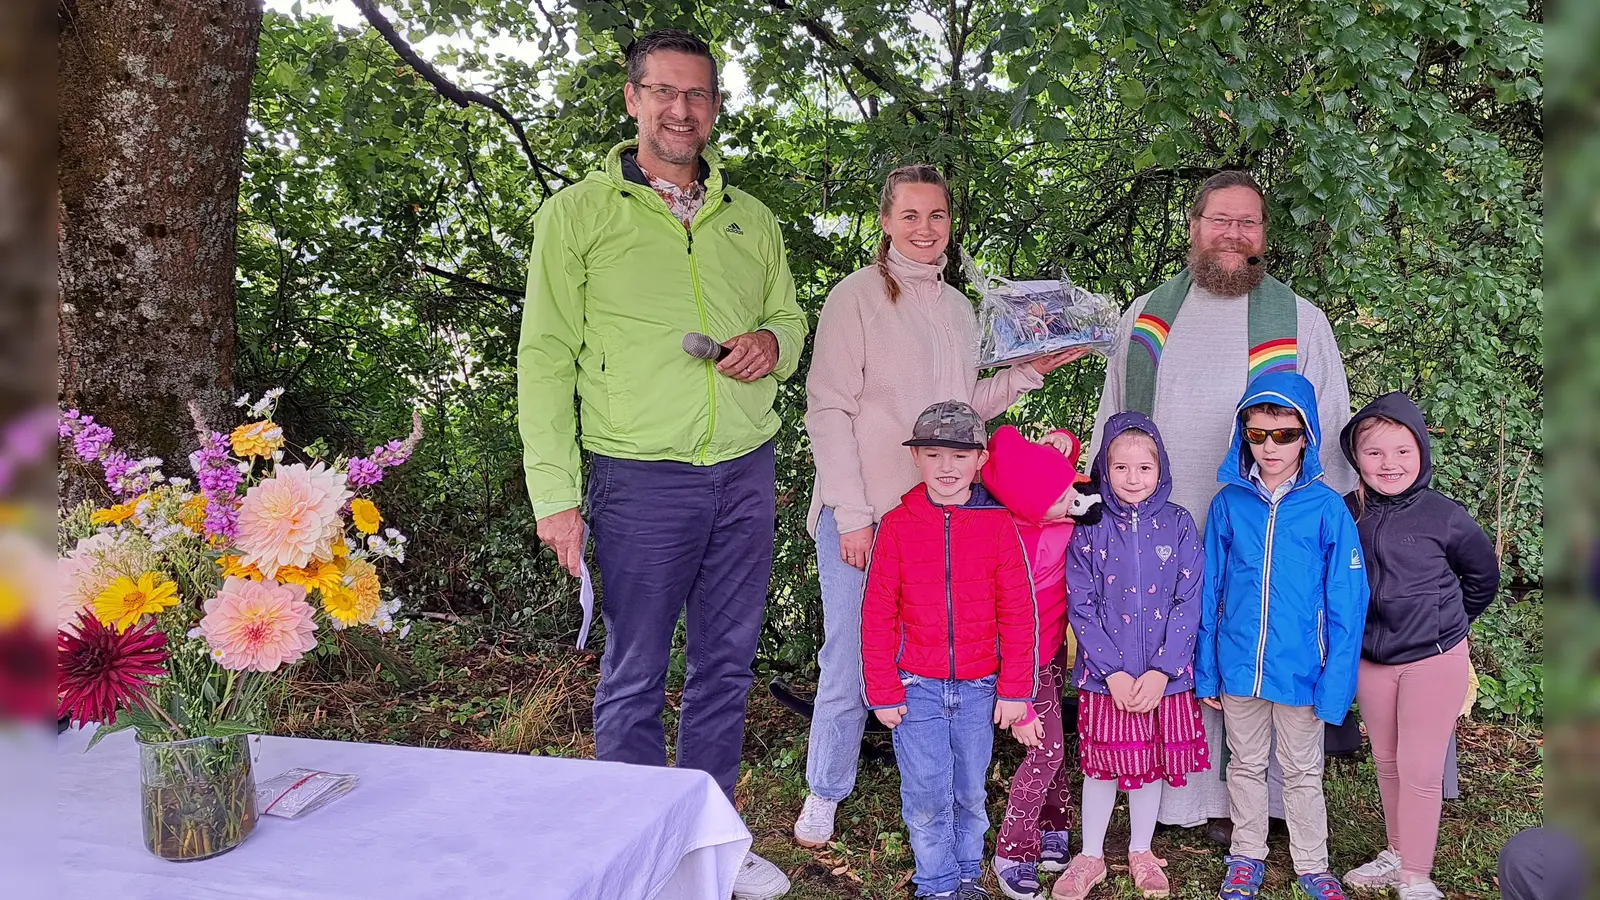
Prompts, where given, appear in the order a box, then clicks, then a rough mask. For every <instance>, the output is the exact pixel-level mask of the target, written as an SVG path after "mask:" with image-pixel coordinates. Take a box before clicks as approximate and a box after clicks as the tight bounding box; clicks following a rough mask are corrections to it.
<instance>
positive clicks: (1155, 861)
mask: <svg viewBox="0 0 1600 900" xmlns="http://www.w3.org/2000/svg"><path fill="white" fill-rule="evenodd" d="M1166 864H1167V861H1166V860H1164V859H1162V858H1161V857H1159V856H1157V855H1155V854H1154V853H1151V852H1150V851H1148V850H1146V851H1144V852H1142V853H1133V852H1129V853H1128V874H1130V875H1132V876H1133V886H1134V887H1135V888H1137V889H1138V891H1139V893H1141V894H1143V895H1144V896H1146V897H1170V896H1172V885H1170V884H1168V883H1167V873H1165V872H1163V871H1161V869H1162V867H1163V866H1165V865H1166Z"/></svg>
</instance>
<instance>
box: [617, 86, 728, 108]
mask: <svg viewBox="0 0 1600 900" xmlns="http://www.w3.org/2000/svg"><path fill="white" fill-rule="evenodd" d="M633 84H634V86H635V87H637V88H638V89H639V90H641V91H645V92H647V93H649V94H650V96H652V97H654V98H656V99H657V100H658V101H660V102H662V103H667V104H670V103H676V102H678V95H679V94H684V95H686V96H688V98H689V105H691V106H710V105H711V101H712V100H715V99H716V97H717V92H716V91H714V90H713V91H703V90H701V89H699V88H690V89H689V90H687V91H684V90H679V89H678V88H675V87H673V86H672V85H670V84H645V83H644V82H642V81H635V82H633Z"/></svg>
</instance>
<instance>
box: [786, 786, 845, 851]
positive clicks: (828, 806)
mask: <svg viewBox="0 0 1600 900" xmlns="http://www.w3.org/2000/svg"><path fill="white" fill-rule="evenodd" d="M838 809H839V801H837V800H824V799H822V798H821V797H818V796H817V795H816V794H807V795H806V803H805V805H804V806H802V807H800V818H798V819H795V820H794V842H795V843H796V844H799V845H800V846H802V847H810V848H812V849H816V848H817V847H826V846H827V845H828V842H829V841H831V840H833V814H834V813H835V812H837V811H838Z"/></svg>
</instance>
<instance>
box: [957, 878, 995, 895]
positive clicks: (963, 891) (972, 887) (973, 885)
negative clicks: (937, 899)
mask: <svg viewBox="0 0 1600 900" xmlns="http://www.w3.org/2000/svg"><path fill="white" fill-rule="evenodd" d="M956 900H992V898H991V897H990V896H989V892H988V891H986V890H984V889H983V885H980V884H978V880H977V879H976V878H974V879H972V880H971V881H963V882H961V886H960V887H958V888H956Z"/></svg>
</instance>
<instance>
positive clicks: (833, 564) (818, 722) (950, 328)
mask: <svg viewBox="0 0 1600 900" xmlns="http://www.w3.org/2000/svg"><path fill="white" fill-rule="evenodd" d="M878 215H879V224H880V225H881V226H882V228H883V240H882V242H881V243H880V244H879V246H878V258H877V261H876V262H875V263H874V264H873V265H871V266H868V267H866V268H864V269H861V270H859V271H857V272H854V273H851V274H850V275H848V276H846V277H845V279H844V280H843V281H841V282H839V284H838V285H837V286H835V287H834V289H833V291H832V293H830V294H829V295H828V301H827V303H826V304H824V305H823V307H822V316H821V318H820V319H819V320H818V322H817V333H816V339H815V343H814V345H813V348H812V356H811V374H810V376H809V377H808V378H807V380H806V403H807V406H806V431H807V432H808V433H809V434H810V436H811V447H812V453H813V455H814V456H815V459H816V466H817V483H816V489H815V491H814V492H813V494H812V498H811V514H810V519H809V522H810V526H811V532H812V535H813V537H814V538H815V539H816V542H817V567H818V571H819V574H820V577H821V582H822V620H823V631H824V635H825V641H824V643H823V645H822V650H821V652H820V653H818V654H817V662H818V664H819V666H820V667H821V670H822V674H821V678H820V679H819V683H818V685H817V699H816V708H815V711H814V713H813V715H812V720H811V739H810V743H809V749H808V752H807V758H806V780H807V781H808V782H809V785H810V789H811V792H810V795H809V796H807V797H806V801H805V806H804V807H803V808H802V810H801V812H800V816H799V818H798V819H797V820H796V821H795V825H794V836H795V840H796V841H797V842H799V843H800V844H802V845H803V846H807V847H820V846H822V845H824V844H826V843H827V842H828V841H829V840H830V839H831V838H832V836H833V817H834V811H835V810H836V809H837V808H838V805H839V801H841V800H843V799H844V798H845V797H847V796H849V794H850V791H851V789H852V788H854V787H855V779H856V764H857V761H858V757H859V754H860V749H861V735H862V732H863V730H864V728H865V726H866V720H867V709H866V705H865V701H864V700H863V695H862V688H861V595H862V588H863V585H864V583H865V574H864V572H865V569H866V566H867V557H868V555H869V553H870V551H871V548H872V539H873V536H874V531H875V525H876V524H877V522H878V520H879V519H881V518H882V517H883V515H884V514H885V513H887V512H888V511H889V510H891V509H893V508H894V507H895V506H897V505H898V504H899V503H900V495H901V494H904V493H905V492H906V491H908V490H910V489H911V488H912V487H913V486H914V485H916V484H917V483H918V482H919V481H920V478H919V476H918V474H917V470H916V467H915V466H914V465H913V464H912V460H911V455H910V454H909V453H907V452H906V449H905V448H904V447H903V446H901V442H902V441H904V440H905V436H906V435H908V434H910V433H911V426H912V424H913V423H914V422H915V421H916V418H917V414H918V413H920V412H922V410H924V409H926V408H927V407H928V406H929V405H931V404H933V403H936V402H938V401H940V400H962V401H965V402H968V403H971V404H972V405H973V407H974V408H976V409H977V411H978V412H979V414H980V415H982V416H984V417H985V418H994V417H995V416H998V415H1000V414H1001V413H1003V412H1005V410H1006V408H1007V407H1009V406H1010V405H1011V404H1012V403H1014V402H1015V401H1016V399H1017V398H1018V397H1020V396H1021V395H1022V394H1024V393H1027V392H1028V391H1031V390H1033V389H1034V388H1037V387H1039V386H1041V385H1042V384H1044V376H1045V375H1046V374H1048V373H1049V372H1051V371H1053V370H1055V369H1057V368H1059V367H1060V366H1063V365H1065V364H1067V363H1069V362H1071V361H1073V360H1075V359H1078V358H1079V357H1081V356H1082V355H1083V352H1082V351H1077V350H1072V351H1067V352H1065V353H1059V354H1056V355H1054V356H1050V357H1045V358H1043V359H1039V360H1035V361H1033V362H1031V363H1026V364H1022V365H1016V366H1012V367H1010V368H1008V369H1004V370H1002V371H1000V372H998V373H996V374H995V375H993V376H992V377H989V378H984V379H981V380H980V379H979V378H978V368H977V329H978V323H977V317H976V316H975V315H974V314H973V311H972V303H971V301H969V300H968V299H967V298H966V296H965V295H963V294H962V293H961V292H960V291H958V290H956V289H955V288H953V287H951V286H950V285H948V284H946V283H945V282H944V278H943V273H944V268H945V250H946V248H947V247H948V246H949V244H950V191H949V188H948V187H947V186H946V185H945V181H944V178H943V176H941V175H940V174H939V171H938V170H937V169H935V168H933V167H932V166H922V165H916V166H904V167H902V168H899V169H896V170H894V171H893V172H890V173H889V177H888V179H887V180H886V181H885V182H884V185H883V193H882V196H881V199H880V201H879V206H878Z"/></svg>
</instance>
